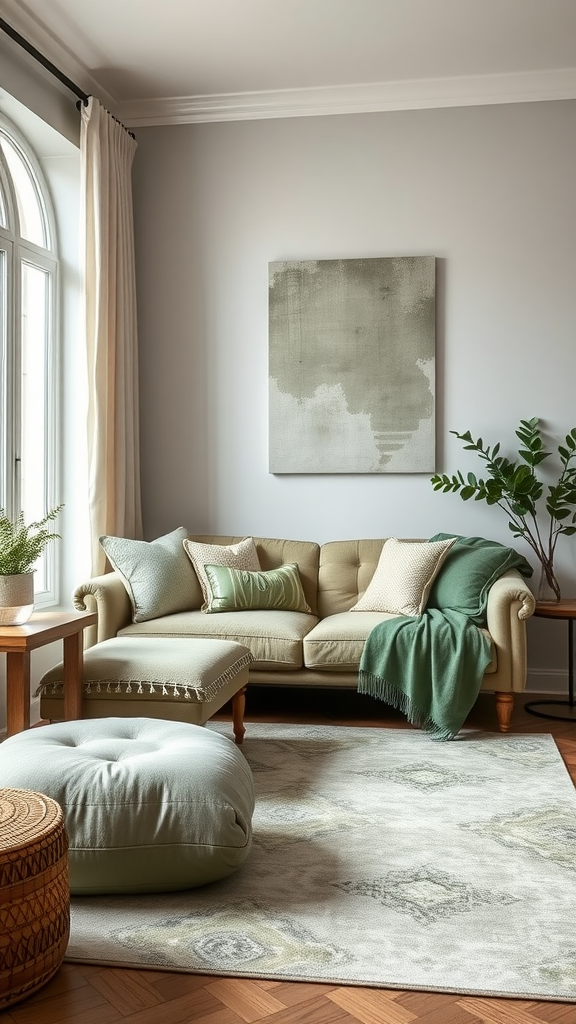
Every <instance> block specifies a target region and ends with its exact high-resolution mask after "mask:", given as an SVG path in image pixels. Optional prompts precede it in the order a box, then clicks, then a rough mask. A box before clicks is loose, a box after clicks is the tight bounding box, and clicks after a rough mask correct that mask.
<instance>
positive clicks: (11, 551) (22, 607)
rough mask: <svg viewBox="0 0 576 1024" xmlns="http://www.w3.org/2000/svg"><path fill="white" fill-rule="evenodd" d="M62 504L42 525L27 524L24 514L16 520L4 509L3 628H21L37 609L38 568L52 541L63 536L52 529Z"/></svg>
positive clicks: (0, 548)
mask: <svg viewBox="0 0 576 1024" xmlns="http://www.w3.org/2000/svg"><path fill="white" fill-rule="evenodd" d="M61 509H62V505H57V506H56V508H53V509H52V511H51V512H48V513H47V515H45V516H44V519H41V520H40V521H39V522H34V523H28V525H26V523H25V522H24V513H23V512H20V513H19V515H18V517H17V519H16V520H15V521H13V520H11V519H10V518H9V517H8V516H7V515H6V513H5V510H4V509H3V508H0V625H2V626H18V625H20V624H21V623H23V622H26V621H27V619H29V618H30V616H31V614H32V611H33V609H34V566H35V564H36V562H37V561H38V559H39V558H40V555H41V554H42V553H43V551H44V549H45V548H46V546H47V544H49V543H50V541H53V540H57V539H58V538H59V537H60V534H59V533H54V532H53V531H52V530H51V529H50V528H49V525H48V524H49V523H51V522H53V521H54V519H56V517H57V516H58V514H59V512H60V510H61Z"/></svg>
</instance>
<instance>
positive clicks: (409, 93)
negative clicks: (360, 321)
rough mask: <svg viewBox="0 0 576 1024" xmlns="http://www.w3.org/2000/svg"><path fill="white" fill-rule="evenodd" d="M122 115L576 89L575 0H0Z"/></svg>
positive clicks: (208, 116) (297, 109) (174, 118)
mask: <svg viewBox="0 0 576 1024" xmlns="http://www.w3.org/2000/svg"><path fill="white" fill-rule="evenodd" d="M0 16H2V17H3V18H4V19H5V20H6V21H7V22H8V23H9V24H11V25H12V26H13V27H14V28H16V29H17V30H18V31H20V32H21V33H22V34H23V35H24V36H25V37H26V38H27V39H29V40H30V41H31V42H32V43H33V44H34V45H36V46H37V48H38V49H40V50H41V52H42V53H44V54H45V55H46V56H47V57H49V59H51V60H52V61H53V62H54V63H55V64H57V66H58V67H60V68H61V70H63V71H64V72H65V73H66V74H68V75H69V77H70V78H72V79H73V81H75V82H77V83H78V84H79V85H80V86H81V87H82V88H84V89H85V90H86V92H92V93H94V94H96V95H98V96H99V98H101V99H102V101H103V102H105V103H106V104H107V105H108V106H109V107H110V108H111V109H112V110H113V112H115V113H117V114H118V116H122V119H123V120H124V121H125V123H127V124H156V123H164V122H171V123H174V122H179V121H193V120H215V119H220V120H221V119H227V118H241V117H266V116H288V115H291V114H315V113H338V112H342V111H347V110H375V109H400V108H406V107H416V106H420V107H425V106H447V105H454V104H459V103H481V102H489V103H492V102H511V101H522V100H531V99H557V98H560V99H562V98H573V97H575V96H576V0H162V2H161V3H155V2H153V0H24V2H23V0H0Z"/></svg>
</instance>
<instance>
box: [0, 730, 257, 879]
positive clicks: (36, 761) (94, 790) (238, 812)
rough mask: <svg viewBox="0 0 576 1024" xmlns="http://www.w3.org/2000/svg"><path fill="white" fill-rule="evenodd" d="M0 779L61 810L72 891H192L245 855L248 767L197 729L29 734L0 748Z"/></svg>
mask: <svg viewBox="0 0 576 1024" xmlns="http://www.w3.org/2000/svg"><path fill="white" fill-rule="evenodd" d="M0 778H1V779H2V783H3V785H5V786H10V787H13V788H18V789H31V790H35V791H37V792H40V793H44V794H46V796H48V797H50V798H51V799H52V800H55V801H56V802H57V803H58V804H59V805H60V807H61V808H62V810H63V812H64V819H65V823H66V829H67V832H68V841H69V848H68V870H69V879H70V891H71V892H72V893H80V894H86V895H89V894H93V893H135V892H170V891H173V890H177V889H189V888H194V887H195V886H198V885H204V884H205V883H206V882H214V881H215V880H216V879H219V878H224V877H225V876H226V875H229V874H231V873H232V872H233V871H235V870H236V869H237V868H238V867H240V865H241V864H242V863H243V862H244V860H245V859H246V857H247V856H248V854H249V852H250V847H251V843H252V814H253V810H254V786H253V779H252V773H251V771H250V768H249V766H248V762H247V761H246V759H245V758H244V757H243V755H242V754H241V753H240V751H239V750H238V748H237V747H236V746H235V745H234V743H232V741H231V740H230V739H228V738H227V737H225V736H222V735H220V734H219V733H216V732H214V731H212V730H210V729H205V728H202V727H201V726H198V725H188V724H186V723H183V722H161V721H158V720H156V719H148V718H132V719H124V718H104V719H98V720H93V721H78V722H59V723H57V724H54V725H45V726H42V727H40V728H38V729H29V730H28V731H26V732H20V733H17V734H16V735H15V736H11V737H10V738H9V739H7V740H5V741H4V743H2V744H0Z"/></svg>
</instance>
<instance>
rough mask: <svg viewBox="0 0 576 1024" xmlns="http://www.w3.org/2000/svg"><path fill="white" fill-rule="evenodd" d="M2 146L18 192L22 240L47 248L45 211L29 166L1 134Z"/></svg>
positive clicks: (0, 143) (0, 144)
mask: <svg viewBox="0 0 576 1024" xmlns="http://www.w3.org/2000/svg"><path fill="white" fill-rule="evenodd" d="M0 146H1V147H2V152H3V153H4V156H5V157H6V163H7V164H8V167H9V169H10V173H11V175H12V180H13V184H14V189H15V191H16V201H17V203H18V216H19V218H20V234H21V236H22V238H26V239H28V241H29V242H35V244H36V245H42V246H45V245H46V233H45V231H44V215H43V210H42V207H41V206H40V202H39V199H38V193H37V191H36V188H35V185H34V181H33V179H32V176H31V174H30V170H29V168H28V165H27V164H26V163H25V162H24V160H23V159H22V157H21V155H20V153H19V151H18V150H17V149H16V148H15V147H14V146H13V145H12V143H11V142H10V141H9V140H8V139H7V138H6V136H5V135H2V134H0Z"/></svg>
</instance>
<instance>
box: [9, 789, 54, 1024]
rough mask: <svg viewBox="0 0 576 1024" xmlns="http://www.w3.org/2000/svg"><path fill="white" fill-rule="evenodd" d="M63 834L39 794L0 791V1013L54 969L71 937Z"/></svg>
mask: <svg viewBox="0 0 576 1024" xmlns="http://www.w3.org/2000/svg"><path fill="white" fill-rule="evenodd" d="M67 854H68V836H67V833H66V826H65V824H64V815H63V813H62V808H61V807H60V806H59V805H58V804H57V803H56V802H55V801H54V800H51V799H50V798H49V797H47V796H44V795H43V794H42V793H33V792H31V791H30V790H27V789H0V1011H1V1010H3V1009H4V1008H5V1007H7V1006H10V1004H11V1003H15V1002H17V1001H18V1000H19V999H24V998H25V997H26V996H29V995H31V994H32V993H33V992H35V991H36V989H38V988H40V987H41V986H42V985H44V984H46V982H47V981H49V980H50V978H51V977H52V975H53V974H55V972H56V971H57V970H58V968H59V966H60V964H61V963H62V959H63V957H64V953H65V952H66V947H67V945H68V938H69V935H70V893H69V889H68V857H67Z"/></svg>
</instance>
